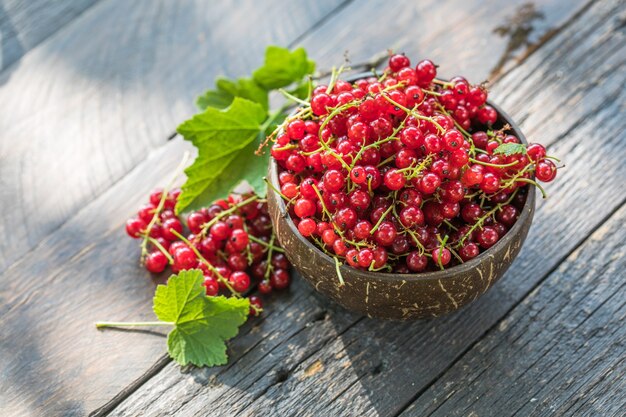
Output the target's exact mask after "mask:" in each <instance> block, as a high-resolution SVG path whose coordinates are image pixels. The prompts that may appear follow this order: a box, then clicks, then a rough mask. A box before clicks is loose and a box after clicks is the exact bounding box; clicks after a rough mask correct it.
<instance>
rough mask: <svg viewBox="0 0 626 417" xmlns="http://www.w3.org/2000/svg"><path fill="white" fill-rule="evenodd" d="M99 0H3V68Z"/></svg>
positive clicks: (0, 55)
mask: <svg viewBox="0 0 626 417" xmlns="http://www.w3.org/2000/svg"><path fill="white" fill-rule="evenodd" d="M95 2H96V0H60V1H45V0H30V1H21V0H3V1H1V2H0V71H2V70H5V69H7V68H9V67H10V66H11V65H12V64H13V63H14V62H16V61H18V60H19V59H20V58H21V57H22V56H23V55H24V54H25V53H27V52H28V51H29V50H31V49H32V48H34V47H35V46H37V45H38V44H39V43H41V42H43V41H44V40H45V39H46V38H48V37H49V36H50V35H52V34H53V33H55V32H56V31H57V30H59V29H60V28H62V27H63V26H65V25H66V24H68V23H69V22H71V21H72V20H74V18H76V17H77V16H80V14H81V13H83V12H84V11H85V10H87V9H89V7H91V6H92V5H94V4H95Z"/></svg>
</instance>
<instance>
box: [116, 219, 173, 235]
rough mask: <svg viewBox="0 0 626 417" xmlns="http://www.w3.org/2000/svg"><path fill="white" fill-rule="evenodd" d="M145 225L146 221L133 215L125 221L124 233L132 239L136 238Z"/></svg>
mask: <svg viewBox="0 0 626 417" xmlns="http://www.w3.org/2000/svg"><path fill="white" fill-rule="evenodd" d="M146 227H148V225H147V224H146V222H144V221H143V220H141V219H140V218H137V217H135V218H132V219H129V220H128V221H127V222H126V233H128V236H130V237H132V238H133V239H137V238H139V235H140V234H141V233H142V232H143V231H145V230H146ZM181 231H182V229H181Z"/></svg>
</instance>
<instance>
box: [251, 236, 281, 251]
mask: <svg viewBox="0 0 626 417" xmlns="http://www.w3.org/2000/svg"><path fill="white" fill-rule="evenodd" d="M248 238H249V239H250V240H251V241H253V242H256V243H258V244H259V245H262V246H265V247H266V248H268V249H269V248H271V249H272V250H273V251H274V252H280V253H285V250H284V249H283V248H279V247H278V246H274V245H272V244H270V243H267V242H266V241H264V240H262V239H259V238H258V237H255V236H252V235H248Z"/></svg>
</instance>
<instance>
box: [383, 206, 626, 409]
mask: <svg viewBox="0 0 626 417" xmlns="http://www.w3.org/2000/svg"><path fill="white" fill-rule="evenodd" d="M624 206H626V198H624V199H623V200H622V201H621V202H620V203H619V204H618V205H617V206H616V207H615V209H613V210H611V211H610V212H609V213H608V214H607V215H606V216H604V217H603V218H602V220H600V222H598V224H597V225H596V226H595V227H594V228H593V229H591V231H590V232H589V234H587V236H585V237H583V238H581V239H580V240H579V241H578V242H577V243H576V245H575V246H574V247H573V248H572V249H571V250H570V251H568V252H567V253H566V254H564V255H563V256H561V257H560V258H559V260H558V262H557V263H556V264H555V265H554V266H553V267H552V268H550V270H548V271H547V272H546V273H545V274H544V275H543V277H541V279H540V280H539V281H537V283H536V284H535V285H533V286H532V287H531V288H530V289H529V290H528V291H526V292H525V293H524V295H523V296H522V297H520V299H519V301H518V302H517V303H516V304H515V305H513V306H511V307H510V308H509V309H508V310H507V311H506V312H505V313H504V314H503V315H502V317H501V318H500V319H499V320H498V321H496V322H495V323H494V324H493V325H492V326H491V327H489V328H487V329H486V330H485V331H484V332H483V333H482V334H481V335H480V336H478V338H476V340H475V341H474V342H473V343H471V344H470V345H469V346H468V347H467V348H465V349H464V350H463V351H462V352H461V353H459V355H457V357H456V358H455V359H454V360H453V361H452V362H450V364H449V365H448V366H446V367H445V368H444V369H443V370H442V371H441V372H440V373H438V374H437V375H436V376H435V377H434V378H433V379H432V380H431V381H430V382H429V383H428V384H427V385H426V386H424V387H423V388H422V389H420V390H419V391H418V392H417V393H416V394H415V395H414V396H413V397H411V398H410V399H409V401H407V402H406V403H405V404H404V405H403V406H402V407H401V408H400V409H399V410H398V412H396V413H395V414H394V415H393V417H398V416H399V415H401V414H402V413H403V412H404V411H406V409H407V408H409V407H410V406H411V404H413V403H414V402H415V401H416V400H417V399H418V398H419V397H421V396H422V394H424V393H425V392H426V391H428V390H429V389H430V387H432V386H433V385H434V384H435V383H436V382H437V381H438V380H439V379H441V377H442V376H443V375H445V374H446V373H447V372H448V371H449V370H450V369H452V368H453V367H454V365H456V364H457V363H458V362H459V361H460V360H461V359H463V357H464V356H465V355H466V354H467V353H468V352H469V351H471V350H472V349H474V347H475V346H476V345H477V344H478V343H479V342H480V341H482V340H483V339H484V338H485V337H486V336H487V335H488V334H489V333H491V332H492V331H493V330H494V329H496V328H497V327H498V326H500V324H501V323H502V322H503V321H504V320H506V318H507V317H508V316H509V314H511V312H512V311H513V310H514V309H515V308H516V307H517V306H519V304H520V303H522V302H523V301H524V300H525V299H526V298H528V296H529V295H530V294H531V293H532V292H533V291H535V290H536V289H537V288H538V287H539V286H540V285H542V284H543V283H544V281H545V280H546V279H548V278H549V277H550V275H552V274H553V273H554V272H555V271H556V270H558V268H559V267H560V266H561V264H562V263H563V262H565V261H566V260H567V258H569V257H570V255H571V254H572V253H574V252H576V251H577V250H578V249H579V248H580V247H581V246H583V245H584V244H585V243H586V242H587V240H588V239H589V238H590V237H591V236H592V235H593V234H594V233H596V232H597V231H598V230H599V229H600V228H601V227H602V226H604V224H605V223H606V222H607V221H609V220H610V218H611V217H613V215H615V213H617V212H618V211H619V210H621V209H622V208H623V207H624Z"/></svg>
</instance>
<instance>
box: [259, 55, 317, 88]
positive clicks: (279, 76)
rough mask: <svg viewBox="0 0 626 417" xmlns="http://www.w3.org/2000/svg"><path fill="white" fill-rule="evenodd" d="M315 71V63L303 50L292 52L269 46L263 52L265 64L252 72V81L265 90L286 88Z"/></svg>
mask: <svg viewBox="0 0 626 417" xmlns="http://www.w3.org/2000/svg"><path fill="white" fill-rule="evenodd" d="M314 70H315V62H313V61H311V60H309V59H308V58H307V54H306V51H305V50H304V48H298V49H296V50H294V51H293V52H291V51H289V49H287V48H281V47H278V46H269V47H268V48H267V49H266V50H265V64H264V65H263V66H262V67H260V68H259V69H257V70H256V71H254V74H253V78H254V80H255V81H256V82H257V83H258V84H259V85H261V86H262V87H263V88H265V89H266V90H274V89H277V88H282V87H286V86H288V85H290V84H292V83H294V82H297V81H300V80H301V79H302V77H304V76H305V75H307V74H312V73H313V71H314Z"/></svg>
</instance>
